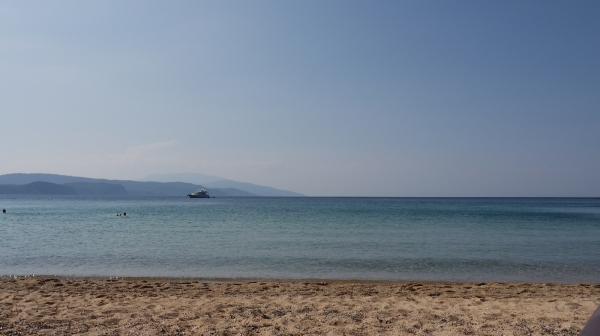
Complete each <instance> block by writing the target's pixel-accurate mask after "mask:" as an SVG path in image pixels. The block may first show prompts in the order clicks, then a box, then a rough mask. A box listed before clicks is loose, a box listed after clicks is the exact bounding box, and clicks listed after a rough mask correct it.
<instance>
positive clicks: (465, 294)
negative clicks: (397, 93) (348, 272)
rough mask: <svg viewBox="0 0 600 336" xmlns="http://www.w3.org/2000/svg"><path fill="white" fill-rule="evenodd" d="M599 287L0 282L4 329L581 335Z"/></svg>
mask: <svg viewBox="0 0 600 336" xmlns="http://www.w3.org/2000/svg"><path fill="white" fill-rule="evenodd" d="M598 304H600V285H588V284H576V285H553V284H520V283H429V282H394V283H365V282H335V281H333V282H310V281H309V282H293V281H288V282H262V281H257V282H217V283H198V282H177V281H173V280H165V279H162V280H148V279H146V280H142V279H137V280H134V279H119V280H115V279H108V280H69V279H51V278H40V277H27V278H18V279H14V278H4V279H2V280H0V335H65V334H66V335H71V334H85V335H255V334H256V335H411V334H414V335H422V334H431V335H464V334H467V335H577V334H578V333H579V331H580V330H581V328H582V327H583V325H584V324H585V322H586V320H587V319H588V317H589V316H590V315H591V314H592V312H593V311H594V310H595V308H596V307H597V306H598Z"/></svg>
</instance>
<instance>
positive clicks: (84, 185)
mask: <svg viewBox="0 0 600 336" xmlns="http://www.w3.org/2000/svg"><path fill="white" fill-rule="evenodd" d="M34 182H35V183H37V182H46V183H51V184H54V185H58V186H59V187H56V188H55V189H51V188H50V186H46V189H44V190H46V192H51V191H50V190H55V193H42V192H41V191H40V193H37V194H36V195H106V196H109V195H113V196H114V195H132V196H182V197H183V196H185V195H187V194H189V193H191V192H193V191H195V190H197V189H200V188H205V187H204V186H202V185H197V184H192V183H185V182H140V181H128V180H107V179H94V178H88V177H78V176H67V175H56V174H6V175H0V186H1V188H0V194H1V193H5V194H6V193H9V194H15V193H18V192H19V191H23V190H30V189H27V188H33V187H24V186H23V185H29V184H32V183H34ZM16 185H19V186H16ZM35 185H37V184H34V186H35ZM23 188H25V189H23ZM61 188H62V189H61ZM42 189H43V188H42ZM206 189H207V190H208V192H209V194H210V195H211V196H215V197H217V196H218V197H223V196H257V195H256V194H254V193H250V192H247V191H244V190H238V189H235V188H227V187H226V188H206ZM3 190H4V192H2V191H3ZM61 190H62V191H61ZM67 190H69V193H66V192H67ZM31 192H33V191H29V192H25V191H23V193H25V194H30V195H31V194H32V193H31ZM33 194H35V193H33Z"/></svg>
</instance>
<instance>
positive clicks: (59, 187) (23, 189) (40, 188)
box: [0, 181, 77, 195]
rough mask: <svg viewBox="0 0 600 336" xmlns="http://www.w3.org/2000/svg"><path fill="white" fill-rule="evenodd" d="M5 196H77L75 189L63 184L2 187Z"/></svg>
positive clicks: (35, 183) (0, 190) (47, 183)
mask: <svg viewBox="0 0 600 336" xmlns="http://www.w3.org/2000/svg"><path fill="white" fill-rule="evenodd" d="M0 194H3V195H6V194H8V195H77V192H76V191H75V189H73V188H70V187H68V186H66V185H63V184H56V183H50V182H39V181H38V182H32V183H28V184H4V185H0Z"/></svg>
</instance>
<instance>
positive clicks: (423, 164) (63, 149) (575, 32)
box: [0, 0, 600, 196]
mask: <svg viewBox="0 0 600 336" xmlns="http://www.w3.org/2000/svg"><path fill="white" fill-rule="evenodd" d="M599 18H600V2H598V1H416V0H415V1H304V0H303V1H239V2H231V1H210V2H209V1H175V2H165V1H96V2H92V1H4V2H1V3H0V174H6V173H15V172H28V173H34V172H41V173H57V174H68V175H78V176H88V177H102V178H114V179H139V178H143V177H145V176H147V175H150V174H153V173H182V172H197V173H204V174H211V175H217V176H222V177H225V178H229V179H233V180H239V181H245V182H251V183H256V184H262V185H268V186H272V187H276V188H281V189H287V190H293V191H297V192H301V193H304V194H307V195H311V196H336V195H341V196H352V195H365V196H600V108H599V107H600V19H599Z"/></svg>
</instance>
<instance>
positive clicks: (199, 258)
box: [0, 195, 600, 283]
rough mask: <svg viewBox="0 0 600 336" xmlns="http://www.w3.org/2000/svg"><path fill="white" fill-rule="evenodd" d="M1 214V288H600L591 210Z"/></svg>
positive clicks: (12, 209) (511, 205) (257, 202)
mask: <svg viewBox="0 0 600 336" xmlns="http://www.w3.org/2000/svg"><path fill="white" fill-rule="evenodd" d="M0 208H3V209H6V211H7V212H6V213H0V276H5V277H6V276H30V275H46V276H63V277H74V278H86V277H100V278H104V277H167V278H193V279H205V280H217V281H222V280H223V279H265V280H300V279H307V280H310V279H327V280H366V281H403V280H419V281H448V282H454V281H475V282H479V281H482V282H483V281H495V282H512V281H515V282H551V283H600V199H594V198H363V197H357V198H336V197H325V198H318V197H289V198H284V197H280V198H269V197H230V198H210V199H189V198H186V197H94V196H90V197H81V196H77V197H76V196H12V195H11V196H8V195H3V196H0ZM122 213H126V214H127V215H126V216H123V215H121V216H118V215H117V214H122Z"/></svg>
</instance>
